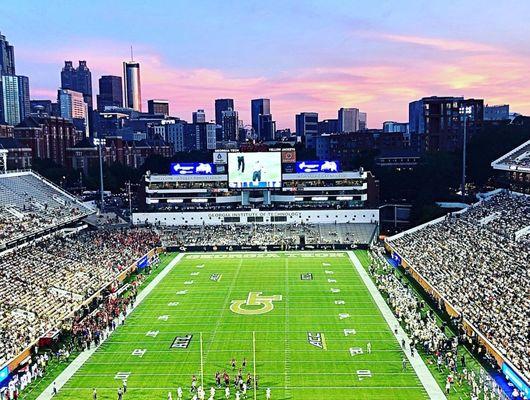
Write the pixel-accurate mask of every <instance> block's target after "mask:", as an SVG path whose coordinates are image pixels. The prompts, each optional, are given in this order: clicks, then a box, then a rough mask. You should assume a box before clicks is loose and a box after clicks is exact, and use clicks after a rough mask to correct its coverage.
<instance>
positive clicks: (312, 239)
mask: <svg viewBox="0 0 530 400" xmlns="http://www.w3.org/2000/svg"><path fill="white" fill-rule="evenodd" d="M375 229H376V226H375V225H372V224H319V225H316V224H270V225H266V224H246V225H235V224H234V225H228V224H226V225H200V226H176V227H171V228H169V227H168V228H164V229H162V230H161V232H160V236H161V239H162V242H163V244H164V245H165V246H175V247H181V246H266V245H285V246H298V245H301V242H300V241H301V238H303V240H305V244H306V245H310V244H366V243H368V242H369V241H370V240H371V238H372V235H373V233H374V231H375Z"/></svg>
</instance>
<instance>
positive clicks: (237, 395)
mask: <svg viewBox="0 0 530 400" xmlns="http://www.w3.org/2000/svg"><path fill="white" fill-rule="evenodd" d="M240 399H241V395H240V394H239V390H238V391H237V392H236V400H240Z"/></svg>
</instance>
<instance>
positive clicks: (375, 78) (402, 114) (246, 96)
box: [17, 34, 530, 128]
mask: <svg viewBox="0 0 530 400" xmlns="http://www.w3.org/2000/svg"><path fill="white" fill-rule="evenodd" d="M376 40H383V41H386V42H387V43H390V44H392V43H394V44H396V45H397V44H400V45H405V46H408V45H411V46H421V47H424V48H426V49H428V50H429V49H430V50H432V52H433V55H432V57H423V56H422V58H420V57H419V56H416V55H415V53H414V52H412V53H411V52H410V51H408V52H407V53H406V55H404V56H403V57H402V59H400V60H391V61H389V60H388V59H386V58H383V59H382V60H378V59H375V58H374V57H372V58H370V57H366V58H365V59H363V60H362V61H363V62H362V64H361V63H360V62H359V61H358V60H352V61H351V62H350V63H347V64H344V65H341V66H338V67H307V68H300V69H298V70H290V71H284V72H283V73H281V74H277V75H274V76H263V75H261V74H259V71H257V72H256V73H255V74H253V75H249V74H248V73H246V74H245V76H243V75H241V74H237V73H236V72H231V71H223V70H222V69H207V68H179V67H177V66H174V65H170V64H168V63H167V61H166V60H165V59H164V57H163V55H162V54H159V53H158V52H156V51H154V50H152V49H150V48H140V47H138V48H136V49H135V54H136V56H135V58H136V59H137V60H139V61H140V63H141V68H142V72H141V74H142V75H141V79H142V97H143V100H144V104H145V102H146V101H147V99H150V98H166V99H168V100H170V102H171V110H172V114H173V115H176V116H180V117H181V118H184V119H187V120H189V119H191V112H192V111H194V110H196V109H197V108H204V109H205V110H206V112H207V118H209V119H213V118H214V112H213V106H214V99H215V98H220V97H231V98H234V99H235V102H236V109H237V110H238V111H239V112H240V118H242V119H244V121H245V123H247V124H248V123H250V115H249V108H250V100H251V99H252V98H257V97H268V98H271V107H272V112H273V115H274V117H275V119H276V120H277V127H278V128H283V127H291V128H293V127H294V115H295V114H296V113H298V112H301V111H317V112H319V114H320V117H321V119H324V118H336V115H337V109H338V108H340V107H358V108H360V109H361V110H362V111H366V112H368V124H369V126H370V127H374V128H375V127H380V126H381V123H382V122H383V121H385V120H400V121H406V120H407V119H408V103H409V102H410V101H413V100H416V99H418V98H420V97H422V96H429V95H440V96H441V95H464V96H466V97H479V98H484V99H485V101H486V102H489V103H510V104H511V106H512V110H514V111H518V112H522V113H530V95H529V93H530V80H529V79H530V78H529V75H528V65H529V64H530V59H529V57H528V56H524V55H519V54H516V53H512V52H509V51H507V50H504V49H502V48H495V47H492V46H489V45H484V44H480V43H473V42H468V41H460V40H447V39H439V38H425V37H417V36H407V35H390V34H380V35H377V38H376ZM96 49H97V50H96ZM127 49H128V47H127V46H125V45H123V44H122V43H112V42H105V43H104V44H103V43H99V42H92V43H90V45H89V46H85V47H84V48H76V49H75V50H73V49H69V48H63V49H55V50H54V51H51V52H50V51H46V52H45V51H43V50H41V49H29V50H28V49H26V51H25V52H24V51H19V52H18V53H17V55H18V57H19V58H27V59H28V60H27V61H28V62H29V61H31V62H33V63H36V64H40V65H44V66H47V67H48V68H53V69H54V71H56V72H54V73H55V74H56V75H54V76H53V79H50V82H52V83H51V85H50V87H48V82H41V81H39V82H36V81H34V80H32V82H31V84H32V90H33V94H35V93H37V94H38V95H39V96H45V95H47V94H51V95H52V96H50V97H52V98H53V97H54V96H55V93H56V88H55V87H53V85H54V84H55V82H57V76H58V74H59V71H60V68H61V67H62V65H63V61H64V59H65V58H66V59H72V60H78V59H86V60H87V61H88V65H89V67H90V68H91V70H92V75H93V80H94V92H95V94H96V93H97V78H99V76H101V75H104V74H116V75H121V74H122V61H123V60H124V59H127V58H128V55H127V51H125V50H127ZM440 50H442V51H440ZM17 51H18V49H17Z"/></svg>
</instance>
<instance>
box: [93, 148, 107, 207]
mask: <svg viewBox="0 0 530 400" xmlns="http://www.w3.org/2000/svg"><path fill="white" fill-rule="evenodd" d="M94 144H95V145H97V146H98V153H99V192H100V196H101V206H100V211H101V214H103V213H104V212H105V194H104V193H105V192H104V189H103V156H102V147H103V146H104V145H105V144H106V141H105V139H99V138H94Z"/></svg>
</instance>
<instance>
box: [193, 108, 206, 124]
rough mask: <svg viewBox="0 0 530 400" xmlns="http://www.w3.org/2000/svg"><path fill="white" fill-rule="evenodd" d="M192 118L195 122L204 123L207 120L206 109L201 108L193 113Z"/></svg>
mask: <svg viewBox="0 0 530 400" xmlns="http://www.w3.org/2000/svg"><path fill="white" fill-rule="evenodd" d="M191 119H192V120H193V123H194V124H199V123H204V122H206V114H205V113H204V110H201V109H199V110H197V111H194V112H193V113H192V114H191Z"/></svg>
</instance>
